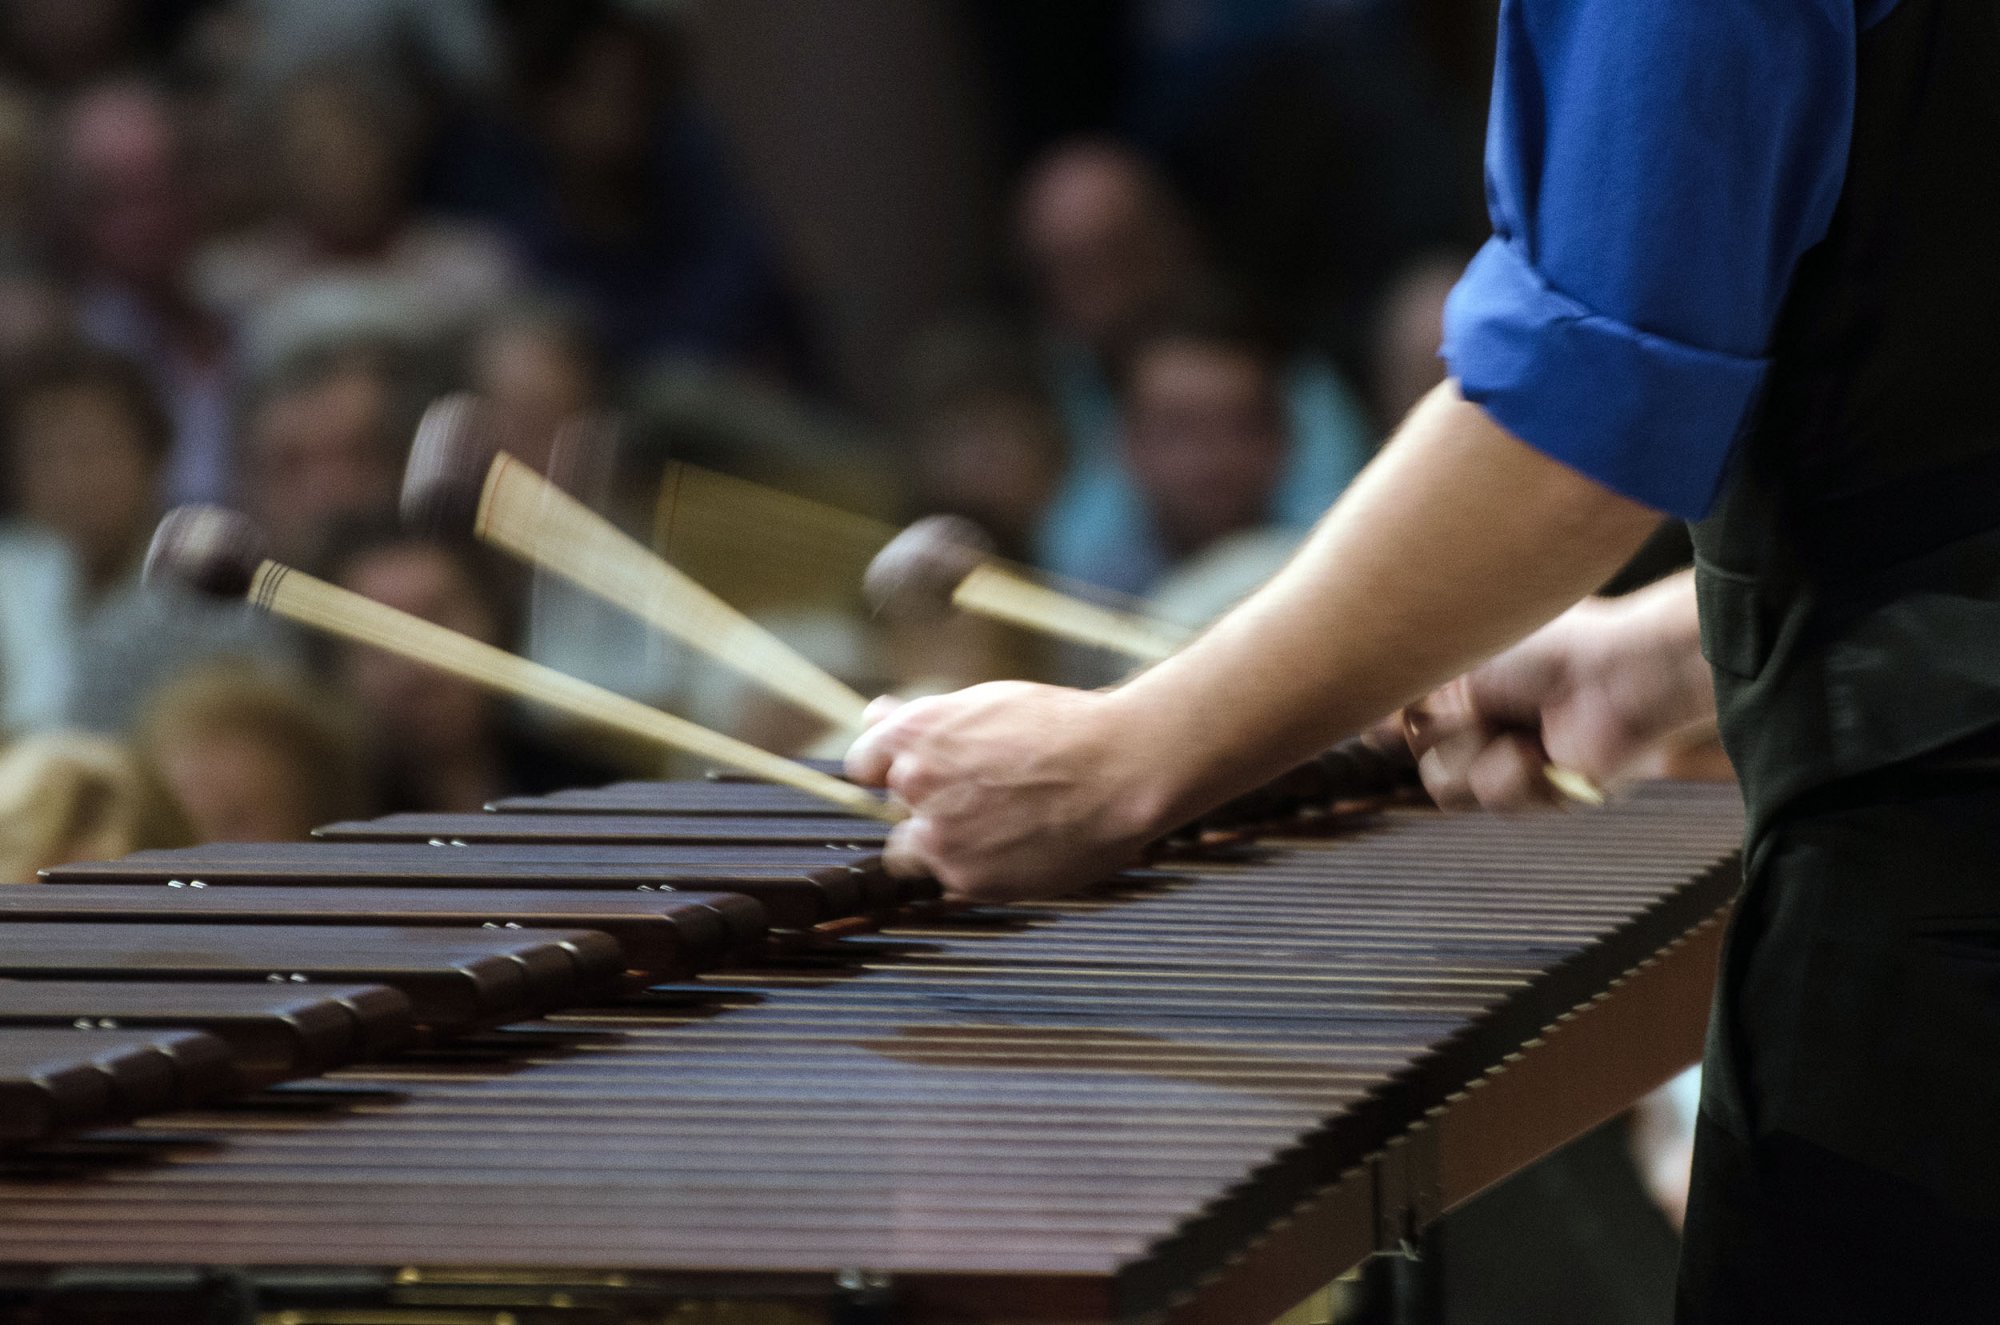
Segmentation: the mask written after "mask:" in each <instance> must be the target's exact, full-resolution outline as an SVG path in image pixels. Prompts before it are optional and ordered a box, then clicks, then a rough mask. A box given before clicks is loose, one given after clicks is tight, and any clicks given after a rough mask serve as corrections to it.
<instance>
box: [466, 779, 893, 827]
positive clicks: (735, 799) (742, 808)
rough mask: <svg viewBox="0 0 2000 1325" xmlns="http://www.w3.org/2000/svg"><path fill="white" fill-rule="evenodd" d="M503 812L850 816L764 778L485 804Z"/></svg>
mask: <svg viewBox="0 0 2000 1325" xmlns="http://www.w3.org/2000/svg"><path fill="white" fill-rule="evenodd" d="M486 808H487V809H489V810H493V811H496V812H499V813H503V814H722V815H755V816H760V817H761V816H774V815H775V816H780V817H784V818H792V819H852V818H854V816H853V815H851V814H849V813H848V812H847V811H845V810H843V809H841V808H840V807H839V806H837V805H829V804H828V803H827V802H825V801H823V800H821V799H819V797H817V796H813V795H810V794H808V793H806V792H803V791H800V790H798V789H797V788H795V787H780V786H775V785H773V784H770V783H764V782H614V783H612V784H611V785H610V786H608V787H579V788H576V789H573V790H569V791H558V792H553V793H551V794H549V795H547V796H509V797H508V798H506V799H505V800H498V801H494V802H493V803H492V804H491V805H488V806H487V807H486Z"/></svg>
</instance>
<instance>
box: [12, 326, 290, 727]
mask: <svg viewBox="0 0 2000 1325" xmlns="http://www.w3.org/2000/svg"><path fill="white" fill-rule="evenodd" d="M0 423H4V427H0V435H4V439H5V456H6V461H7V464H6V470H7V488H8V490H9V491H10V492H11V493H12V494H13V499H14V511H15V517H14V518H13V519H12V520H10V521H8V522H6V523H5V525H4V526H0V585H4V586H5V589H6V591H5V592H4V593H0V726H5V727H8V728H12V729H14V730H18V731H26V730H36V729H41V728H47V727H53V726H57V725H80V726H85V727H91V728H95V729H100V730H116V729H119V728H121V727H123V726H124V725H125V724H126V723H127V722H128V721H129V720H130V719H131V717H132V714H133V712H134V709H135V706H136V705H137V703H138V701H139V699H140V698H141V697H142V696H143V695H144V693H145V692H146V690H147V689H149V688H150V687H151V686H153V685H155V684H157V683H159V682H160V681H162V680H164V679H166V678H168V677H170V676H172V675H173V674H174V673H175V672H176V671H177V670H178V669H179V668H181V667H183V666H186V665H187V664H188V663H190V662H191V661H193V660H195V659H198V658H203V657H209V656H213V655H216V654H218V653H230V652H270V651H273V650H274V649H275V648H276V647H277V645H276V643H275V640H274V636H273V633H272V632H271V631H270V629H269V627H268V623H263V622H259V621H258V619H256V618H252V617H249V616H248V614H247V613H246V612H244V611H242V610H240V609H237V608H234V607H231V606H229V605H227V604H217V603H211V602H208V601H204V600H199V599H196V598H194V597H193V596H192V595H190V594H186V593H180V592H175V591H171V590H152V591H149V590H146V589H144V588H142V587H141V585H140V584H139V568H140V560H141V557H142V555H143V553H144V551H145V548H146V544H147V541H148V540H149V539H150V538H151V536H152V530H153V523H154V519H155V517H156V516H157V514H158V506H157V499H156V496H155V494H156V493H157V491H158V489H159V478H160V470H161V466H162V465H163V464H164V462H165V460H166V456H167V451H168V447H169V445H170V437H171V425H170V424H169V422H168V419H167V416H166V413H165V411H164V410H163V409H162V408H161V405H160V402H159V399H158V397H157V396H156V395H155V393H154V391H153V388H152V385H151V383H150V382H148V381H147V379H146V375H145V374H144V372H143V371H141V370H140V369H139V367H138V366H137V365H135V364H134V363H132V362H131V361H130V360H128V359H125V358H123V357H122V356H119V355H116V354H113V353H111V352H109V351H105V350H98V349H92V348H89V347H84V346H70V347H61V348H55V349H50V350H48V351H45V352H43V353H42V354H40V355H39V356H37V357H36V358H35V359H33V360H32V361H30V362H29V363H28V364H26V365H25V366H23V368H22V369H21V370H20V371H19V372H18V373H17V374H16V376H15V377H14V379H13V381H12V382H11V383H10V384H9V390H8V393H7V397H6V403H5V407H4V411H0Z"/></svg>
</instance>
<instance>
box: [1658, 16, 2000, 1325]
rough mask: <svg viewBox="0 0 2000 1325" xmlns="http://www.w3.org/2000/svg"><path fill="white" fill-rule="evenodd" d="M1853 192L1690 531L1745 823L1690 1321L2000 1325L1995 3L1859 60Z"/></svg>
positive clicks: (1693, 1247) (1710, 1061)
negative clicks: (1732, 455) (1754, 407)
mask: <svg viewBox="0 0 2000 1325" xmlns="http://www.w3.org/2000/svg"><path fill="white" fill-rule="evenodd" d="M1857 72H1858V84H1857V100H1856V112H1855V126H1854V136H1853V143H1852V148H1851V153H1850V161H1849V167H1848V173H1847V179H1846V184H1845V188H1844V191H1843V193H1842V195H1841V200H1840V203H1839V206H1838V208H1837V209H1836V212H1835V215H1834V221H1833V225H1832V228H1831V230H1830V232H1829V234H1828V236H1827V238H1826V239H1825V240H1824V241H1823V242H1822V243H1821V244H1820V245H1819V246H1818V247H1817V248H1815V249H1814V250H1813V251H1812V252H1811V253H1810V254H1808V255H1807V257H1806V259H1805V261H1804V262H1803V263H1802V264H1801V266H1800V268H1799V270H1798V272H1797V274H1796V276H1795V278H1794V281H1793V284H1792V288H1791V292H1790V295H1789V297H1788V300H1787V303H1786V310H1785V313H1784V316H1783V317H1782V318H1781V320H1780V324H1779V329H1778V334H1777V338H1776V342H1775V344H1774V346H1773V354H1772V357H1773V369H1772V374H1771V378H1770V381H1769V384H1768V387H1767V391H1766V395H1765V399H1764V402H1763V404H1762V406H1761V409H1760V414H1759V418H1758V421H1757V423H1756V425H1755V427H1754V428H1753V430H1752V433H1751V435H1750V436H1749V437H1748V438H1747V439H1745V441H1744V443H1743V444H1742V445H1741V447H1740V448H1739V451H1738V455H1737V457H1736V460H1735V462H1734V468H1733V470H1732V474H1731V477H1730V479H1729V481H1728V483H1727V485H1726V487H1725V490H1724V494H1723V499H1722V503H1721V505H1720V507H1719V508H1718V510H1717V512H1716V514H1715V515H1714V516H1712V517H1711V518H1710V519H1709V520H1707V521H1705V522H1703V523H1702V524H1701V525H1700V526H1698V527H1697V528H1696V530H1695V549H1696V555H1697V560H1696V583H1697V591H1698V593H1699V595H1700V599H1701V611H1702V642H1703V651H1704V653H1705V654H1706V655H1707V656H1708V658H1709V661H1710V662H1711V663H1712V664H1713V665H1714V668H1715V677H1716V693H1717V699H1718V703H1719V707H1720V713H1721V719H1722V729H1723V737H1724V740H1725V742H1726V744H1727V745H1728V748H1729V753H1730V757H1731V758H1732V760H1733V761H1734V762H1735V764H1736V768H1737V772H1738V774H1739V776H1740V777H1741V778H1742V780H1743V787H1744V795H1745V800H1746V803H1747V806H1748V809H1749V824H1750V826H1749V835H1748V838H1747V841H1746V845H1745V862H1744V868H1745V879H1746V891H1745V894H1744V896H1743V899H1742V901H1741V903H1740V905H1739V909H1738V912H1737V917H1736V921H1735V924H1734V927H1733V929H1732V932H1731V935H1730V939H1729V944H1728V947H1727V951H1726V953H1725V956H1724V961H1723V972H1722V979H1721V982H1720V985H1719V988H1718V991H1717V1001H1716V1012H1715V1016H1714V1019H1713V1021H1712V1023H1711V1026H1710V1040H1709V1052H1708V1058H1707V1071H1706V1076H1705V1080H1704V1099H1703V1105H1702V1109H1703V1118H1702V1124H1701V1130H1700V1133H1699V1135H1698V1138H1697V1146H1696V1157H1695V1181H1694V1192H1693V1197H1692V1200H1691V1205H1690V1211H1689V1217H1688V1226H1687V1244H1686V1249H1685V1252H1684V1256H1683V1263H1682V1272H1681V1302H1680V1308H1679V1311H1680V1318H1681V1319H1682V1320H1683V1321H1686V1322H1690V1323H1698V1325H1735V1323H1736V1322H1751V1321H1755V1322H1759V1325H1771V1323H1772V1322H1786V1321H1794V1320H1797V1321H1808V1320H1810V1321H1813V1322H1816V1325H1826V1323H1828V1322H1844V1321H1863V1320H1866V1321H1877V1320H1895V1321H1905V1320H1908V1321H1957V1320H1975V1319H1978V1320H1983V1319H1992V1318H2000V1257H1996V1256H1995V1255H1994V1252H1995V1250H1996V1249H2000V1222H1996V1221H2000V758H1997V757H1996V753H2000V741H1996V739H1995V738H1994V736H1993V733H1995V732H2000V426H1997V425H1996V422H1995V419H1996V416H1995V414H1994V411H1993V409H1992V406H1991V402H1990V396H1991V393H1992V382H1993V376H1994V369H1993V360H1994V359H1995V358H1996V355H2000V244H1996V243H1994V242H1993V239H1992V235H1991V227H1992V223H1993V221H1992V218H1993V217H1994V216H1995V215H1996V214H2000V208H1997V207H1996V205H2000V156H1997V155H1996V154H1995V153H1994V152H1993V150H1992V148H1993V146H1994V144H1995V143H1996V142H2000V133H1996V130H2000V77H1996V74H2000V6H1995V5H1994V4H1992V3H1991V0H1902V3H1901V4H1900V5H1899V6H1898V7H1897V9H1896V10H1895V11H1894V12H1893V13H1892V14H1891V15H1890V16H1889V17H1888V18H1887V19H1885V20H1883V21H1882V22H1881V23H1879V24H1878V25H1876V27H1874V28H1872V29H1870V30H1869V31H1868V32H1867V33H1866V34H1865V35H1864V36H1863V38H1862V40H1861V43H1860V48H1859V62H1858V66H1857Z"/></svg>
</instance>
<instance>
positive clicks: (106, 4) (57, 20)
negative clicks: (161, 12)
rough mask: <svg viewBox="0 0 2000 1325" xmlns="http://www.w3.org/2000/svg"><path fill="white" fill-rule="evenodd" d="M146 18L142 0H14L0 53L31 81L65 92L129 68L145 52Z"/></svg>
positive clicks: (1, 31) (1, 23)
mask: <svg viewBox="0 0 2000 1325" xmlns="http://www.w3.org/2000/svg"><path fill="white" fill-rule="evenodd" d="M161 7H162V8H168V7H170V6H165V5H163V6H161ZM140 20H141V13H140V6H139V4H138V3H136V0H8V3H7V4H5V5H0V52H4V57H5V60H6V63H7V66H8V72H10V73H11V74H13V75H14V76H15V77H17V78H19V79H21V80H22V81H23V82H24V83H26V84H27V85H28V86H30V87H33V88H34V89H35V90H36V91H38V92H40V93H44V94H61V93H64V92H69V91H73V90H75V89H77V88H80V87H83V86H86V85H88V84H89V83H92V82H94V81H96V80H97V79H100V78H105V77H108V76H110V75H112V74H115V73H119V72H122V71H124V70H125V69H128V68H129V67H130V66H131V65H132V64H133V63H134V62H135V61H136V60H137V59H138V58H139V57H140V54H141V51H140V38H141V35H142V26H143V25H142V23H141V21H140Z"/></svg>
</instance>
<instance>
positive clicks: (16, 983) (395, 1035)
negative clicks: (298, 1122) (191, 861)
mask: <svg viewBox="0 0 2000 1325" xmlns="http://www.w3.org/2000/svg"><path fill="white" fill-rule="evenodd" d="M26 1026H41V1027H48V1028H57V1027H74V1028H90V1029H97V1030H169V1029H181V1030H198V1031H205V1032H207V1033H208V1034H210V1035H213V1036H215V1037H216V1038H217V1039H219V1040H221V1041H223V1042H224V1043H225V1044H227V1045H228V1046H229V1051H230V1054H231V1056H232V1057H233V1058H234V1059H235V1062H236V1065H237V1068H238V1069H239V1070H240V1071H241V1072H242V1074H243V1076H244V1078H245V1080H246V1081H247V1082H248V1083H249V1084H251V1085H264V1084H266V1083H268V1082H272V1081H278V1080H282V1079H284V1078H286V1077H293V1076H304V1075H308V1074H311V1073H315V1072H323V1071H325V1070H326V1069H328V1068H331V1067H338V1066H340V1065H342V1064H344V1063H352V1062H356V1061H359V1060H362V1059H367V1058H378V1057H380V1056H382V1055H383V1054H385V1053H388V1052H390V1051H392V1050H394V1049H397V1048H400V1047H401V1046H402V1045H404V1044H405V1043H407V1042H408V1041H409V1040H410V1038H411V1034H412V1031H413V1029H414V1026H415V1018H414V1014H413V1012H412V1009H411V1007H410V1000H409V999H408V998H407V997H406V996H404V995H403V994H402V993H400V992H398V991H397V990H394V989H391V988H389V987H388V986H387V985H303V986H301V985H291V984H287V985H282V986H279V985H269V984H187V983H173V982H165V981H123V980H121V981H103V982H91V981H72V980H5V981H0V1028H9V1027H26Z"/></svg>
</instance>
